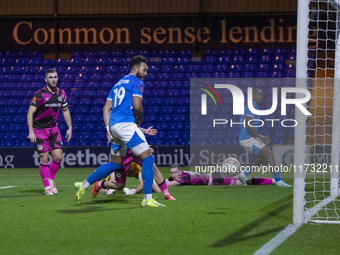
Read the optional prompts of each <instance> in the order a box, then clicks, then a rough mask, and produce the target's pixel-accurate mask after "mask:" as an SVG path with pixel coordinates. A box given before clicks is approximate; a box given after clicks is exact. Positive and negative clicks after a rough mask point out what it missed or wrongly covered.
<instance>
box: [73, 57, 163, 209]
mask: <svg viewBox="0 0 340 255" xmlns="http://www.w3.org/2000/svg"><path fill="white" fill-rule="evenodd" d="M147 71H148V66H147V63H146V58H145V57H143V56H141V55H138V56H134V57H133V58H132V59H131V61H130V73H129V74H128V75H125V76H124V77H123V78H122V79H120V80H119V81H118V82H117V83H116V84H115V85H114V86H113V87H112V89H111V91H110V93H109V95H108V97H107V100H106V103H105V105H104V108H103V116H104V123H105V126H106V130H107V137H108V140H109V141H111V162H110V163H107V164H104V165H101V166H100V167H98V168H97V169H96V170H95V171H94V172H93V173H92V174H91V175H90V176H89V177H88V178H86V179H85V180H84V181H83V182H76V183H75V184H74V186H75V188H76V190H77V192H76V199H77V201H79V200H80V198H81V196H82V195H83V194H84V193H85V190H86V189H87V188H88V187H89V186H90V185H91V184H93V183H95V182H96V181H99V180H101V179H103V178H106V177H107V176H108V175H109V174H110V173H112V172H114V171H117V170H119V169H121V168H122V164H123V161H124V158H125V155H126V153H127V150H128V149H130V150H131V151H132V152H133V153H134V154H135V155H136V156H138V157H139V158H140V160H141V161H142V179H143V184H144V199H143V201H142V203H141V204H142V206H149V207H160V206H164V205H162V204H160V203H158V202H157V201H156V200H155V199H152V183H153V163H154V157H153V155H152V154H151V152H150V150H149V145H148V143H147V141H146V138H145V136H144V133H146V134H149V135H152V133H151V132H152V129H151V131H150V129H148V131H147V132H146V130H145V129H142V128H140V125H141V124H142V122H143V104H142V99H143V91H144V82H143V80H144V78H145V76H146V75H147Z"/></svg>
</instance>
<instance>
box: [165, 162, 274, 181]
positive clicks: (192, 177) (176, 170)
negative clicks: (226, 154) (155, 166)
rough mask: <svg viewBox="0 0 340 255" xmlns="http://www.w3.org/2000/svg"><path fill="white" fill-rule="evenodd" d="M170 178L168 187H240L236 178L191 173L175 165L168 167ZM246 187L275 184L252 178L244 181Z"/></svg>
mask: <svg viewBox="0 0 340 255" xmlns="http://www.w3.org/2000/svg"><path fill="white" fill-rule="evenodd" d="M170 174H171V177H169V178H168V179H167V183H168V186H177V185H242V183H241V182H240V181H239V180H238V179H237V177H227V176H225V175H223V172H213V173H212V174H211V177H210V174H206V173H198V172H192V171H182V170H181V167H180V166H179V165H177V164H174V165H172V166H170ZM246 183H247V185H270V184H275V180H274V179H270V178H259V177H254V178H251V179H247V180H246Z"/></svg>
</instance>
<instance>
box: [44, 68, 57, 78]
mask: <svg viewBox="0 0 340 255" xmlns="http://www.w3.org/2000/svg"><path fill="white" fill-rule="evenodd" d="M56 72H57V71H56V70H55V69H53V68H50V69H47V70H46V71H45V78H46V77H47V76H48V74H49V73H56Z"/></svg>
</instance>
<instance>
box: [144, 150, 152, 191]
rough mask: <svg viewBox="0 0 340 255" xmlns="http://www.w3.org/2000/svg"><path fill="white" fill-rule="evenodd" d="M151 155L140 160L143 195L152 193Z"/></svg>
mask: <svg viewBox="0 0 340 255" xmlns="http://www.w3.org/2000/svg"><path fill="white" fill-rule="evenodd" d="M153 162H154V157H153V155H151V156H149V157H147V158H145V159H143V160H142V179H143V185H144V194H151V193H152V183H153Z"/></svg>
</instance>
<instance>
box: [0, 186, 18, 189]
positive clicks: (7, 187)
mask: <svg viewBox="0 0 340 255" xmlns="http://www.w3.org/2000/svg"><path fill="white" fill-rule="evenodd" d="M15 187H16V186H5V187H0V189H10V188H15Z"/></svg>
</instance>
